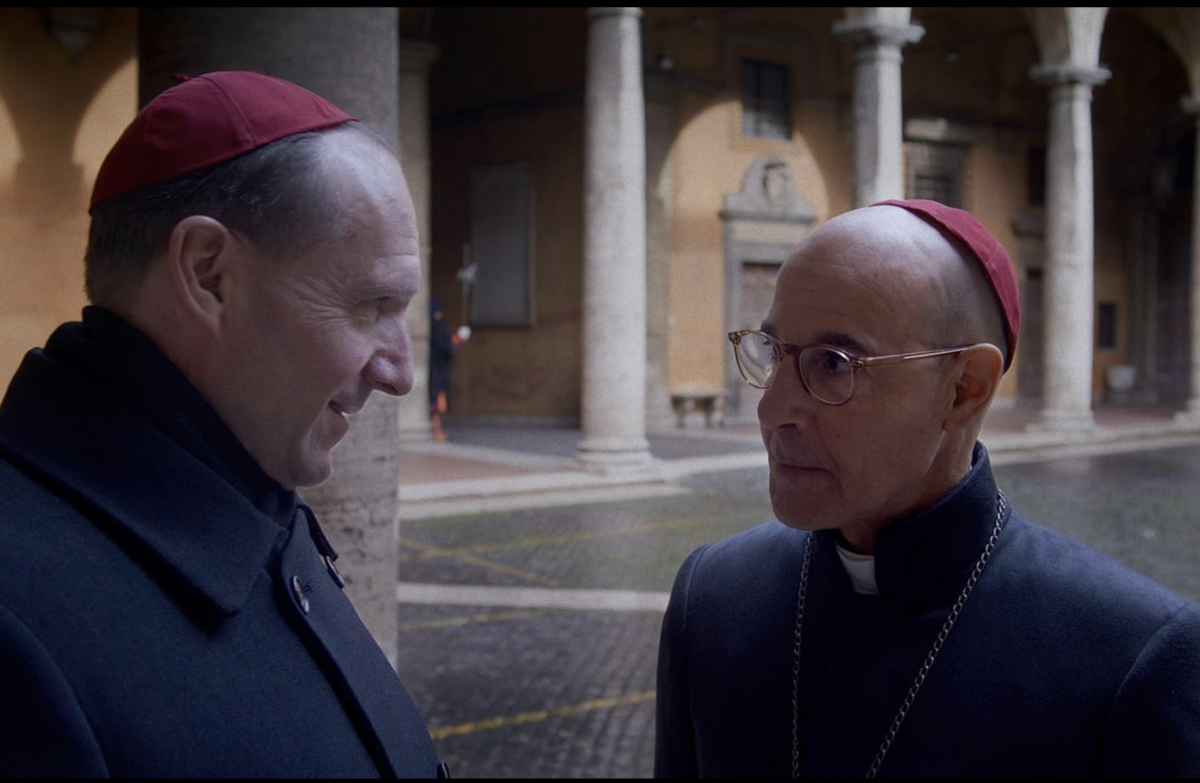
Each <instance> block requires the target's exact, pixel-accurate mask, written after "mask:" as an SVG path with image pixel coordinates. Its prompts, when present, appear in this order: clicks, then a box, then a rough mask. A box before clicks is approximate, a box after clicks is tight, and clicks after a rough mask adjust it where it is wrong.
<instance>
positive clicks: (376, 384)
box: [366, 318, 413, 397]
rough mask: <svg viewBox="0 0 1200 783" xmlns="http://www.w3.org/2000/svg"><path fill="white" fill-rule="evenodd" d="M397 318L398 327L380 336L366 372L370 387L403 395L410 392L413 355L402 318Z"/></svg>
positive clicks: (399, 395)
mask: <svg viewBox="0 0 1200 783" xmlns="http://www.w3.org/2000/svg"><path fill="white" fill-rule="evenodd" d="M398 321H399V328H397V329H395V330H393V331H392V332H391V333H390V334H388V335H386V336H384V337H383V338H382V339H381V341H380V344H379V347H378V348H377V349H376V351H375V353H374V354H373V355H372V356H371V360H370V361H369V362H367V367H366V371H367V380H368V381H369V382H370V384H371V388H372V389H373V390H376V391H381V392H383V393H384V394H391V395H394V396H397V397H402V396H404V395H405V394H408V393H409V392H410V391H412V387H413V356H412V340H411V339H410V338H409V335H408V327H407V326H406V325H405V324H404V319H403V318H400V319H398Z"/></svg>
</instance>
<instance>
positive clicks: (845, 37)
mask: <svg viewBox="0 0 1200 783" xmlns="http://www.w3.org/2000/svg"><path fill="white" fill-rule="evenodd" d="M924 35H925V28H924V27H922V26H921V25H919V24H890V23H888V22H879V21H872V20H867V21H864V20H862V19H838V20H837V21H836V22H834V23H833V37H834V38H836V39H838V40H839V41H844V42H847V43H853V44H860V45H861V44H891V45H892V46H904V45H905V44H911V43H916V42H917V41H919V40H921V38H922V36H924Z"/></svg>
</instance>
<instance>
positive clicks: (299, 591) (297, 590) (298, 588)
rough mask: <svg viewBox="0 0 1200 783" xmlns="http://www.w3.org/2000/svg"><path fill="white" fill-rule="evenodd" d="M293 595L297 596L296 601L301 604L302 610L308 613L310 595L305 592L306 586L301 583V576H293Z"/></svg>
mask: <svg viewBox="0 0 1200 783" xmlns="http://www.w3.org/2000/svg"><path fill="white" fill-rule="evenodd" d="M292 595H293V596H295V597H296V603H298V604H300V611H302V612H304V613H305V614H308V609H309V606H308V596H306V595H305V594H304V586H303V585H302V584H300V577H298V576H293V577H292Z"/></svg>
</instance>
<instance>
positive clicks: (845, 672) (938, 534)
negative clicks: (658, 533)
mask: <svg viewBox="0 0 1200 783" xmlns="http://www.w3.org/2000/svg"><path fill="white" fill-rule="evenodd" d="M996 502H997V494H996V483H995V479H994V478H993V475H992V472H991V467H990V465H989V462H988V459H987V455H986V452H985V451H983V449H982V447H978V448H977V452H976V462H975V466H974V467H973V469H972V470H971V472H970V473H969V474H968V476H967V477H966V478H965V479H964V480H963V482H962V483H961V484H960V485H959V486H958V487H957V488H956V489H955V490H954V491H953V492H952V493H951V494H949V495H948V496H947V497H945V498H943V499H942V500H941V501H940V502H939V503H938V504H936V505H935V506H934V507H932V508H930V509H927V510H926V511H925V512H923V513H921V514H920V515H918V516H916V517H914V518H911V519H908V520H905V521H902V522H899V523H897V524H895V525H893V526H891V527H889V528H888V529H887V530H886V531H885V532H884V533H883V535H882V536H880V538H879V541H878V544H877V549H876V580H877V583H878V587H879V594H878V595H860V594H856V593H854V592H853V591H852V590H851V587H850V584H849V579H848V578H847V576H846V572H845V569H844V568H843V567H842V565H841V562H840V561H839V559H838V556H837V553H836V551H835V549H834V543H835V539H834V535H833V533H832V531H822V532H819V533H816V534H815V535H814V536H812V537H811V538H810V536H809V534H808V533H805V532H801V531H797V530H792V529H790V528H787V527H785V526H783V525H782V524H780V523H778V522H774V523H770V524H766V525H762V526H759V527H756V528H754V529H751V530H748V531H746V532H744V533H741V534H738V535H736V536H733V537H731V538H729V539H726V540H725V541H721V542H719V543H716V544H712V545H709V546H706V547H703V548H701V549H700V550H698V551H696V552H695V553H693V554H692V555H691V556H690V557H689V558H688V560H687V561H686V562H685V563H684V565H683V567H682V569H681V570H680V572H679V575H678V577H677V578H676V582H675V587H674V591H673V593H672V595H671V602H670V607H669V609H668V610H667V615H666V618H665V620H664V623H663V628H662V639H661V647H660V652H659V669H658V704H657V709H658V730H657V731H658V734H657V749H656V750H657V752H656V766H655V772H656V774H657V775H658V776H665V777H693V776H697V775H700V776H706V777H790V776H791V772H792V766H791V765H792V760H791V757H792V734H793V731H792V719H793V708H792V681H793V675H792V666H793V659H794V655H793V649H794V640H795V627H796V614H797V612H796V604H797V588H798V585H799V578H800V566H801V561H802V555H803V550H804V547H805V546H806V545H808V544H809V543H811V541H815V542H816V548H815V549H814V551H813V557H812V562H811V566H810V568H811V572H810V576H809V584H808V595H807V602H806V603H807V606H806V609H805V612H804V623H803V634H802V637H801V666H800V672H799V706H798V710H797V716H796V717H797V718H798V725H799V730H798V732H797V734H798V736H799V739H800V743H799V751H800V754H799V761H800V767H801V773H802V774H803V775H804V776H812V777H863V776H864V775H865V774H866V773H867V771H868V769H869V768H870V767H871V764H872V761H873V760H874V759H875V758H876V755H877V754H878V752H879V750H880V747H881V745H882V744H883V741H884V738H885V736H886V735H887V734H888V731H889V728H890V727H891V726H892V725H893V722H894V720H895V718H896V716H897V714H898V712H899V711H900V707H901V705H902V704H903V703H904V700H905V695H906V694H907V693H908V692H909V689H910V688H911V687H912V686H913V683H914V680H915V679H916V676H917V672H918V670H919V669H920V668H921V665H922V662H923V661H924V660H925V658H926V656H927V655H928V653H929V650H930V648H931V647H932V646H933V642H934V639H935V638H936V637H937V635H938V633H939V631H940V629H941V628H942V626H943V623H944V622H945V619H946V617H947V614H948V613H949V611H950V609H951V607H952V606H953V604H954V602H955V601H956V599H957V598H958V596H959V594H960V593H961V591H962V588H963V585H964V584H965V583H966V581H967V578H968V576H969V575H970V574H971V572H972V570H973V568H974V567H975V564H976V562H977V561H978V559H979V555H980V553H981V552H982V551H983V548H984V546H985V544H986V543H987V541H988V538H989V536H990V534H991V530H992V528H993V525H994V523H995V519H996ZM1006 517H1007V521H1006V524H1005V526H1004V528H1003V530H1002V532H1001V534H1000V536H999V539H998V543H997V548H996V550H995V554H994V556H993V557H992V558H991V561H990V562H989V563H988V564H987V566H986V567H985V568H984V571H983V573H982V576H981V578H980V580H979V582H978V583H977V585H976V587H975V589H974V591H973V592H972V593H971V595H970V597H969V598H968V600H967V602H966V604H965V606H964V608H963V610H962V612H961V614H960V615H959V618H958V620H957V623H956V624H955V625H954V627H953V629H952V631H951V632H950V634H949V636H948V638H947V639H946V641H945V644H944V646H943V648H942V650H941V652H940V653H939V654H938V656H937V657H936V659H935V661H934V664H933V666H932V668H931V669H930V671H929V673H928V676H927V678H926V680H925V682H924V684H923V686H922V687H921V689H920V690H919V692H918V694H917V696H916V699H915V701H914V702H913V704H912V707H911V709H909V711H908V712H907V715H906V717H905V718H904V720H903V722H902V723H901V725H900V728H899V730H898V732H897V733H896V735H895V738H894V740H893V742H892V744H891V747H890V749H889V750H888V752H887V754H886V756H885V757H884V760H883V762H882V764H881V766H880V767H879V770H878V774H879V776H880V777H1005V778H1007V777H1042V776H1049V777H1067V776H1092V775H1095V776H1121V777H1154V776H1161V777H1180V776H1183V777H1196V776H1197V775H1200V607H1197V606H1196V605H1195V604H1192V603H1189V602H1186V601H1184V600H1183V599H1182V598H1180V597H1178V596H1176V595H1174V594H1173V593H1171V592H1170V591H1168V590H1167V589H1165V588H1163V587H1161V586H1159V585H1158V584H1155V583H1154V582H1151V581H1150V580H1148V579H1146V578H1144V577H1142V576H1140V575H1138V574H1136V573H1134V572H1133V571H1131V570H1129V569H1127V568H1125V567H1123V566H1121V565H1118V564H1117V563H1115V562H1113V561H1112V560H1109V559H1108V558H1106V557H1104V556H1102V555H1100V554H1099V553H1096V552H1094V551H1092V550H1089V549H1087V548H1085V547H1084V546H1082V545H1080V544H1078V543H1076V542H1074V541H1072V540H1069V539H1067V538H1065V537H1063V536H1061V535H1059V534H1057V533H1054V532H1051V531H1049V530H1047V529H1045V528H1043V527H1040V526H1038V525H1035V524H1033V523H1031V522H1030V521H1028V520H1027V519H1024V518H1023V517H1021V516H1020V515H1019V514H1016V513H1009V512H1006Z"/></svg>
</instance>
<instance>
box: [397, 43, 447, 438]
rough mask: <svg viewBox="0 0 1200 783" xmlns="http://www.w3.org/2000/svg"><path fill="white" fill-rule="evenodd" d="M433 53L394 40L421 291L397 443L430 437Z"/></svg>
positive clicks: (411, 312)
mask: <svg viewBox="0 0 1200 783" xmlns="http://www.w3.org/2000/svg"><path fill="white" fill-rule="evenodd" d="M437 55H438V48H437V46H436V45H434V44H432V43H430V42H428V41H418V40H415V39H408V38H406V39H403V40H402V41H401V42H400V162H401V164H402V165H403V166H404V177H405V179H407V180H408V190H409V192H410V193H411V194H412V200H413V208H414V209H415V210H416V213H417V234H418V236H419V237H420V248H421V250H420V252H421V290H420V291H419V292H418V294H417V297H416V298H415V299H414V300H413V301H412V302H411V303H410V304H409V306H408V333H409V334H410V335H411V336H412V344H413V364H414V369H415V371H416V372H415V376H414V381H413V391H412V394H409V395H408V396H407V397H405V398H404V399H402V400H401V401H400V440H401V442H421V441H427V440H429V439H430V437H431V430H430V427H429V287H430V285H432V282H433V277H432V274H431V273H430V266H429V247H430V216H429V205H430V201H431V197H432V191H431V190H430V183H431V181H432V180H431V176H430V171H431V167H432V162H433V155H432V151H431V150H430V146H429V68H430V67H431V66H432V65H433V62H434V60H436V59H437Z"/></svg>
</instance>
